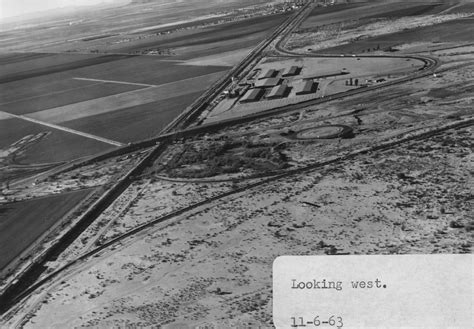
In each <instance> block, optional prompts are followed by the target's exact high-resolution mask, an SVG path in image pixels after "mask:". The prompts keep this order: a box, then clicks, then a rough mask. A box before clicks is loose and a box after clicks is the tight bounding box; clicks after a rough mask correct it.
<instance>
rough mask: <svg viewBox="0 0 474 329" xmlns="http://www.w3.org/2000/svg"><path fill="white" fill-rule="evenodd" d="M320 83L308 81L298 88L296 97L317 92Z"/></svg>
mask: <svg viewBox="0 0 474 329" xmlns="http://www.w3.org/2000/svg"><path fill="white" fill-rule="evenodd" d="M317 88H318V83H317V82H314V81H312V80H307V81H305V82H304V83H301V84H299V85H297V86H296V95H306V94H312V93H314V92H316V90H317Z"/></svg>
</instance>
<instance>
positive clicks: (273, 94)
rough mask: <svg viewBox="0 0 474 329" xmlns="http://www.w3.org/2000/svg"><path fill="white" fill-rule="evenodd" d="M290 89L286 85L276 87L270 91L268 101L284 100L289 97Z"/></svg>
mask: <svg viewBox="0 0 474 329" xmlns="http://www.w3.org/2000/svg"><path fill="white" fill-rule="evenodd" d="M289 91H290V88H289V87H288V86H286V85H280V86H275V87H273V88H272V90H270V92H269V93H268V95H267V96H265V98H266V99H277V98H284V97H286V96H288V94H289Z"/></svg>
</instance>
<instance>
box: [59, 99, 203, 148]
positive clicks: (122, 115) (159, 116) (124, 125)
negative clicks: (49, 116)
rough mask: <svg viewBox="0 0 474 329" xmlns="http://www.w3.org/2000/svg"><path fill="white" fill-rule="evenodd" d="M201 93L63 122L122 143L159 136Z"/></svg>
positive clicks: (74, 127) (65, 124) (67, 125)
mask: <svg viewBox="0 0 474 329" xmlns="http://www.w3.org/2000/svg"><path fill="white" fill-rule="evenodd" d="M199 95H200V92H197V93H191V94H186V95H185V96H177V97H172V98H167V99H163V100H160V101H155V102H151V103H147V104H143V105H138V106H133V107H129V108H125V109H122V110H117V111H114V112H108V113H103V114H97V115H93V116H90V117H86V118H82V119H76V120H72V121H68V122H64V123H63V125H64V126H66V127H69V128H73V129H76V130H80V131H85V132H88V133H90V134H93V135H100V136H102V137H106V138H110V139H112V140H116V141H119V142H123V143H128V142H134V141H138V140H142V139H147V138H151V137H153V136H156V135H157V134H158V133H159V132H160V131H161V130H162V129H163V128H164V127H165V126H166V125H167V124H168V123H170V122H171V121H172V120H173V119H174V118H175V117H176V116H177V115H178V114H179V113H181V111H182V110H183V108H185V107H186V105H187V104H189V102H190V100H192V99H195V98H196V97H198V96H199Z"/></svg>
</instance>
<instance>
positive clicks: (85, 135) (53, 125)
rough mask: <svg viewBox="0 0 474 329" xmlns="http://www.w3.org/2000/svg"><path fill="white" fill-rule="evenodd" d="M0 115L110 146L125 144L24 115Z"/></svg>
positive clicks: (1, 113) (4, 113)
mask: <svg viewBox="0 0 474 329" xmlns="http://www.w3.org/2000/svg"><path fill="white" fill-rule="evenodd" d="M0 115H6V116H10V117H13V118H17V119H21V120H26V121H30V122H33V123H36V124H39V125H42V126H46V127H49V128H53V129H58V130H62V131H65V132H68V133H71V134H75V135H79V136H82V137H86V138H91V139H95V140H97V141H99V142H103V143H106V144H111V145H114V146H125V144H123V143H120V142H116V141H113V140H110V139H107V138H103V137H99V136H95V135H91V134H88V133H84V132H82V131H77V130H74V129H70V128H66V127H62V126H58V125H55V124H52V123H47V122H44V121H40V120H36V119H33V118H28V117H26V116H24V115H16V114H11V113H7V112H2V111H0Z"/></svg>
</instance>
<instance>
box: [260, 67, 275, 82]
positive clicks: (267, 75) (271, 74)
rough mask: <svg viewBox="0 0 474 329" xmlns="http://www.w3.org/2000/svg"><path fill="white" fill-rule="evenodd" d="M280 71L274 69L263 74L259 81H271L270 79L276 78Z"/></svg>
mask: <svg viewBox="0 0 474 329" xmlns="http://www.w3.org/2000/svg"><path fill="white" fill-rule="evenodd" d="M279 72H280V71H277V70H274V69H270V70H268V71H265V72H263V73H262V74H261V75H260V76H259V77H258V79H259V80H262V79H270V78H274V77H276V76H277V75H278V73H279Z"/></svg>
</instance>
